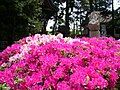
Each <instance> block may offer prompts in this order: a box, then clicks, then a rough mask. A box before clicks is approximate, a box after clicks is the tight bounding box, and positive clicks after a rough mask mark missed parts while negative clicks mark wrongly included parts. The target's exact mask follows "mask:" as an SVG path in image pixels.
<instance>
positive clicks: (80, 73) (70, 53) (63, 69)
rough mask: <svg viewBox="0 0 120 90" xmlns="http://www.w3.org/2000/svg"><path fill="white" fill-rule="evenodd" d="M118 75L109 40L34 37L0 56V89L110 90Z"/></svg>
mask: <svg viewBox="0 0 120 90" xmlns="http://www.w3.org/2000/svg"><path fill="white" fill-rule="evenodd" d="M119 74H120V42H119V41H116V40H114V39H113V38H107V37H101V38H80V39H79V38H76V39H72V38H62V35H61V34H59V35H57V36H54V35H39V34H36V35H34V36H29V37H26V38H23V39H21V40H19V41H18V42H17V43H15V44H13V45H12V46H10V47H7V48H6V49H5V50H4V51H2V52H1V53H0V87H2V88H8V89H13V90H97V89H100V90H105V89H109V90H110V89H111V90H112V89H113V88H115V87H116V83H117V81H118V79H119V77H120V76H119Z"/></svg>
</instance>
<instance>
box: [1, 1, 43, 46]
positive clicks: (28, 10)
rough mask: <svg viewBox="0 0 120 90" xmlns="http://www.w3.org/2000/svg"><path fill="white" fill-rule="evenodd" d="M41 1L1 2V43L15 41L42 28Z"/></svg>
mask: <svg viewBox="0 0 120 90" xmlns="http://www.w3.org/2000/svg"><path fill="white" fill-rule="evenodd" d="M40 5H41V0H0V41H7V43H8V45H9V44H11V43H13V41H15V40H18V39H20V38H22V37H25V36H27V35H29V33H36V32H38V31H39V30H40V28H41V22H40V15H41V7H40Z"/></svg>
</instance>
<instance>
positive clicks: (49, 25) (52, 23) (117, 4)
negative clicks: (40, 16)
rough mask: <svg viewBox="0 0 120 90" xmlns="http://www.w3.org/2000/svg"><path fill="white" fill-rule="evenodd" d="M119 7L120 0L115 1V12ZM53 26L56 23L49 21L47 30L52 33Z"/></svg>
mask: <svg viewBox="0 0 120 90" xmlns="http://www.w3.org/2000/svg"><path fill="white" fill-rule="evenodd" d="M63 6H65V3H64V4H63ZM118 7H120V0H114V10H116V9H117V8H118ZM53 25H54V21H53V20H49V21H48V25H47V30H48V31H51V29H50V27H51V26H53Z"/></svg>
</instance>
